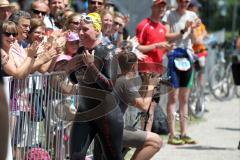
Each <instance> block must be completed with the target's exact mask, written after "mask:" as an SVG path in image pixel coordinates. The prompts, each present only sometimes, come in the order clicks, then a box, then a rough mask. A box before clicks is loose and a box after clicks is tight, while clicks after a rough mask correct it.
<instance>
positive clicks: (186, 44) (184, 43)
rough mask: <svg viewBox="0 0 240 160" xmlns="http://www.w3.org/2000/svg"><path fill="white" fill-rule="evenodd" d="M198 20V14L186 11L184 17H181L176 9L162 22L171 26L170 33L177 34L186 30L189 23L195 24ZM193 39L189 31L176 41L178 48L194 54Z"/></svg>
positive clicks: (168, 13)
mask: <svg viewBox="0 0 240 160" xmlns="http://www.w3.org/2000/svg"><path fill="white" fill-rule="evenodd" d="M197 18H198V16H197V15H196V13H194V12H192V11H186V12H185V13H184V14H183V15H180V14H179V13H178V12H177V11H176V9H174V10H169V11H167V12H166V14H165V16H164V17H163V19H162V21H163V22H165V23H167V24H168V25H169V26H170V32H173V33H176V32H180V30H182V29H184V28H185V25H186V22H187V21H192V22H194V21H195V20H196V19H197ZM191 37H192V36H191V31H190V29H189V30H188V31H187V32H185V33H184V35H183V36H182V38H180V39H177V40H176V41H174V42H175V43H176V47H179V48H185V49H187V50H188V51H189V52H190V53H193V49H192V40H191Z"/></svg>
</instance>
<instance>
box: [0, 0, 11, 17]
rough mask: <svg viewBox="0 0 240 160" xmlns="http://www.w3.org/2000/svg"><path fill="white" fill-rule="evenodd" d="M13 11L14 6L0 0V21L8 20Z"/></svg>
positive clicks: (6, 0)
mask: <svg viewBox="0 0 240 160" xmlns="http://www.w3.org/2000/svg"><path fill="white" fill-rule="evenodd" d="M13 9H14V6H13V5H10V4H9V1H8V0H0V10H1V11H0V21H4V20H8V18H9V17H10V16H11V14H12V10H13Z"/></svg>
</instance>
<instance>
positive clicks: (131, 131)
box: [123, 127, 147, 148]
mask: <svg viewBox="0 0 240 160" xmlns="http://www.w3.org/2000/svg"><path fill="white" fill-rule="evenodd" d="M146 138H147V132H146V131H142V130H139V129H135V128H133V127H125V128H124V130H123V146H124V147H133V148H139V147H142V146H143V145H144V143H145V141H146Z"/></svg>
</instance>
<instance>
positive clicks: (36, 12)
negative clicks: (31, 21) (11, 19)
mask: <svg viewBox="0 0 240 160" xmlns="http://www.w3.org/2000/svg"><path fill="white" fill-rule="evenodd" d="M32 12H33V13H34V14H40V13H41V14H42V15H43V16H45V15H46V14H47V13H46V12H43V11H39V10H36V9H32Z"/></svg>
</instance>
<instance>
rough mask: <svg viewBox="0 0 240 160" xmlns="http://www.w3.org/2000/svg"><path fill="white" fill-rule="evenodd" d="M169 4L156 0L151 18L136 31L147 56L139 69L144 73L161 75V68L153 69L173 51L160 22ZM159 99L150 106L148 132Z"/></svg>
mask: <svg viewBox="0 0 240 160" xmlns="http://www.w3.org/2000/svg"><path fill="white" fill-rule="evenodd" d="M166 7H167V3H166V1H165V0H154V1H153V3H152V7H151V9H152V14H151V16H150V17H149V18H146V19H144V20H142V21H141V22H140V23H139V24H138V26H137V31H136V36H137V38H138V41H139V44H140V45H139V46H138V49H139V50H140V51H141V52H142V53H144V54H145V55H147V57H146V58H145V59H143V61H142V62H143V63H141V64H139V69H140V70H141V71H144V72H148V73H149V72H155V73H159V70H160V68H156V67H154V68H152V67H153V66H154V64H152V63H158V64H162V61H163V56H164V54H165V49H171V46H170V45H169V44H168V43H167V42H166V38H165V36H166V33H167V29H166V27H165V26H164V25H163V24H162V23H161V22H160V19H161V18H162V17H163V15H164V13H165V11H166ZM158 101H159V98H157V99H153V102H152V103H151V106H150V112H149V114H150V118H149V121H148V124H147V126H146V130H147V131H151V128H152V120H153V113H154V108H155V106H156V105H157V103H158Z"/></svg>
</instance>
